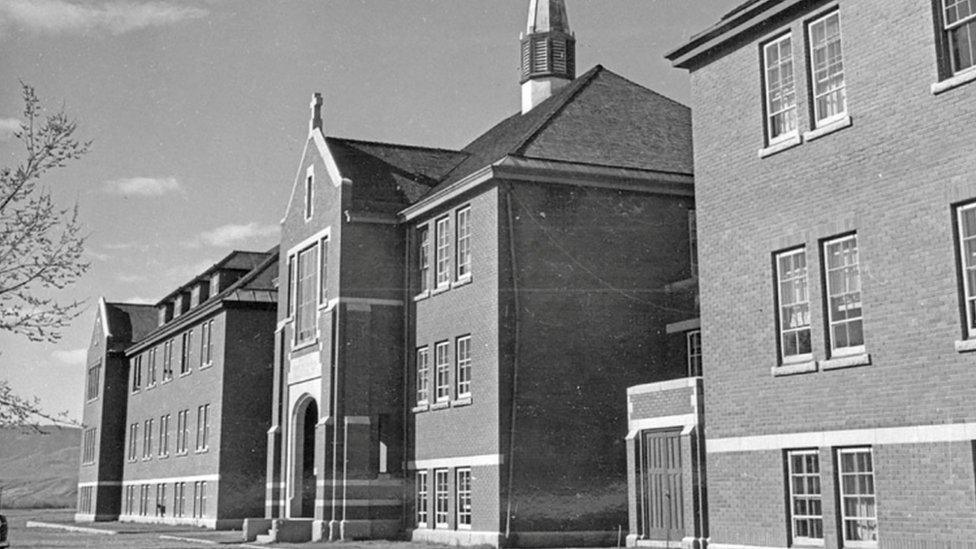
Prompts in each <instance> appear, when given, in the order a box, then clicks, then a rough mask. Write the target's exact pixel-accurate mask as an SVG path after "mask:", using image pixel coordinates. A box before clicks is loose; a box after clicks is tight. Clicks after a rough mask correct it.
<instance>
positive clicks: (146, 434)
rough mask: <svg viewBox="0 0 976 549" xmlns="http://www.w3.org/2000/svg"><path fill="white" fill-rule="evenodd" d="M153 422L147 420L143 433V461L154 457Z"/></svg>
mask: <svg viewBox="0 0 976 549" xmlns="http://www.w3.org/2000/svg"><path fill="white" fill-rule="evenodd" d="M152 431H153V420H151V419H147V420H146V423H145V425H144V428H143V431H142V459H149V458H151V457H152Z"/></svg>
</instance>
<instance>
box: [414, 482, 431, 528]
mask: <svg viewBox="0 0 976 549" xmlns="http://www.w3.org/2000/svg"><path fill="white" fill-rule="evenodd" d="M428 493H429V492H428V488H427V471H417V507H416V508H417V526H419V527H420V528H426V527H427V496H428Z"/></svg>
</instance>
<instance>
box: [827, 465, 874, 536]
mask: <svg viewBox="0 0 976 549" xmlns="http://www.w3.org/2000/svg"><path fill="white" fill-rule="evenodd" d="M837 461H838V472H839V474H840V500H841V501H840V511H841V530H842V531H843V533H844V546H845V547H864V546H868V547H873V546H874V545H876V544H877V543H878V509H877V502H876V501H875V495H874V463H873V459H872V456H871V449H870V448H848V449H842V450H838V451H837Z"/></svg>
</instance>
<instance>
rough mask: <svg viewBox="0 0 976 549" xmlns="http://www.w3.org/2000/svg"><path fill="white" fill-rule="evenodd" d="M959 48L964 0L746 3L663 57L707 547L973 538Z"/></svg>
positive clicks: (965, 24)
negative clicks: (689, 266) (700, 343)
mask: <svg viewBox="0 0 976 549" xmlns="http://www.w3.org/2000/svg"><path fill="white" fill-rule="evenodd" d="M974 51H976V3H974V2H972V1H971V0H962V1H958V0H906V1H902V2H884V3H882V2H879V1H876V0H856V1H855V0H839V1H837V0H835V1H828V2H824V1H809V0H807V1H798V0H776V1H771V0H753V1H750V2H746V3H745V4H743V5H742V6H740V7H739V8H737V9H736V10H734V11H732V12H730V13H729V14H727V15H725V16H724V17H723V18H722V19H721V21H719V22H718V23H717V24H716V25H715V26H713V27H711V28H709V29H707V30H705V31H704V32H702V33H700V34H698V35H696V36H694V37H693V38H691V39H690V40H689V41H688V42H687V43H686V44H684V45H682V46H681V47H680V48H678V49H677V50H675V51H674V52H672V53H670V54H669V55H668V58H669V59H670V60H671V61H672V62H673V63H674V65H675V66H677V67H680V68H684V69H687V70H689V72H690V74H691V83H692V96H693V103H692V104H693V109H694V121H693V127H694V136H695V169H696V170H695V171H696V191H697V192H696V203H697V213H698V242H699V249H700V251H701V254H700V258H701V266H700V270H701V279H700V281H701V287H700V290H701V332H702V337H703V339H704V341H705V342H706V344H705V346H704V356H703V358H704V364H703V373H704V383H703V391H704V424H705V434H706V437H705V446H706V457H707V473H708V474H707V477H708V478H707V488H708V502H707V503H708V504H707V524H706V525H705V533H704V534H702V535H703V536H704V537H707V538H709V539H710V544H711V546H713V547H723V548H729V547H736V548H742V547H789V546H794V547H795V546H825V547H874V546H879V545H880V546H884V547H889V548H890V547H928V546H933V547H935V546H939V547H946V546H951V545H960V546H963V545H971V544H972V540H973V539H974V537H976V478H974V471H976V467H974V448H976V446H974V440H976V404H974V401H973V398H972V389H973V387H974V386H976V370H974V364H973V355H972V354H971V352H970V351H972V350H973V349H976V343H974V340H973V337H974V335H976V321H974V318H976V316H974V314H973V303H974V293H973V292H974V289H973V288H974V285H973V284H974V282H973V277H972V275H971V273H972V270H973V268H974V259H973V254H972V253H971V248H972V245H973V244H972V242H973V238H974V236H976V209H974V206H973V204H974V203H976V202H974V201H976V178H974V175H973V174H974V173H976V169H974V168H976V156H974V155H973V148H972V141H973V135H974V132H976V125H974V123H973V120H974V119H973V112H974V105H976V82H974V81H976V67H974V55H973V52H974ZM650 413H652V414H658V415H660V414H661V412H650Z"/></svg>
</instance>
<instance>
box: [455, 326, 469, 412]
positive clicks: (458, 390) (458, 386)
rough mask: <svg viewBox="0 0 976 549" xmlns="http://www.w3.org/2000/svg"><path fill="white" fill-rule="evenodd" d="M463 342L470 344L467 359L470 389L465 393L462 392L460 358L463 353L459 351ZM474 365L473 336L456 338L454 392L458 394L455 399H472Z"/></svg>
mask: <svg viewBox="0 0 976 549" xmlns="http://www.w3.org/2000/svg"><path fill="white" fill-rule="evenodd" d="M462 341H467V342H468V358H467V360H468V364H467V368H468V389H467V390H466V391H464V392H461V358H460V357H461V353H460V352H459V349H460V347H461V342H462ZM473 364H474V359H473V358H471V335H470V334H468V335H463V336H460V337H458V338H456V339H455V340H454V370H455V372H454V378H455V379H454V386H455V388H454V391H455V393H456V395H455V398H457V399H462V398H468V399H470V398H471V373H472V369H471V367H472V365H473Z"/></svg>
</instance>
